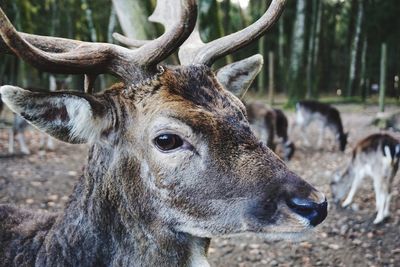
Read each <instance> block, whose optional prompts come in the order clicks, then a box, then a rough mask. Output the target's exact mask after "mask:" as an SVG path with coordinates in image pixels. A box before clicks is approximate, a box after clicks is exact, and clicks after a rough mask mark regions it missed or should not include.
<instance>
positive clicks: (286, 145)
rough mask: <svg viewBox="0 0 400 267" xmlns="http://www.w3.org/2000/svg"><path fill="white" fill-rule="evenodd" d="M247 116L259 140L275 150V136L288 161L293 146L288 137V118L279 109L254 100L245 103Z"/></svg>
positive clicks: (292, 151)
mask: <svg viewBox="0 0 400 267" xmlns="http://www.w3.org/2000/svg"><path fill="white" fill-rule="evenodd" d="M245 106H246V110H247V116H248V120H249V123H250V126H251V128H252V130H253V132H254V133H255V134H256V136H257V137H258V138H260V140H263V141H266V145H267V146H268V147H269V148H270V149H272V150H273V151H275V149H276V143H275V136H277V137H278V138H279V139H280V141H281V143H282V145H283V153H284V155H283V158H284V159H285V160H286V161H288V160H290V159H291V158H292V156H293V154H294V151H295V146H294V144H293V142H291V141H290V140H289V137H288V119H287V117H286V116H285V114H284V113H283V111H282V110H280V109H272V108H269V107H267V106H266V105H265V104H264V103H262V102H259V101H254V102H251V103H245Z"/></svg>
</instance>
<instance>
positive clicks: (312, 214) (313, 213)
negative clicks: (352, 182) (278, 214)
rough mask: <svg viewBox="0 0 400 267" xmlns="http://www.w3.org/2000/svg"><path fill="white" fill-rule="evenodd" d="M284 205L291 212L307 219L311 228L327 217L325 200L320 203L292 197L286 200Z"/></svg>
mask: <svg viewBox="0 0 400 267" xmlns="http://www.w3.org/2000/svg"><path fill="white" fill-rule="evenodd" d="M286 204H287V205H288V207H289V208H290V209H291V210H292V211H294V212H295V213H297V214H298V215H300V216H302V217H304V218H306V219H308V220H309V221H310V224H311V225H312V226H316V225H318V224H320V223H321V222H322V221H323V220H325V218H326V216H327V215H328V202H327V201H326V198H324V200H323V201H322V202H315V201H313V200H310V199H302V198H297V197H294V198H290V199H288V200H286Z"/></svg>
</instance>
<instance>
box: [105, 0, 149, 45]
mask: <svg viewBox="0 0 400 267" xmlns="http://www.w3.org/2000/svg"><path fill="white" fill-rule="evenodd" d="M112 2H113V5H114V7H115V11H116V13H117V16H118V20H119V23H120V25H121V28H122V31H123V32H124V34H125V36H127V37H130V38H135V39H141V40H146V39H153V37H154V36H152V34H153V33H154V32H155V30H154V27H153V26H152V25H151V24H150V23H149V22H148V20H147V18H148V16H149V14H148V12H147V10H146V6H145V5H144V4H143V1H131V0H112Z"/></svg>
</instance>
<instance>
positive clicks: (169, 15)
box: [113, 0, 197, 48]
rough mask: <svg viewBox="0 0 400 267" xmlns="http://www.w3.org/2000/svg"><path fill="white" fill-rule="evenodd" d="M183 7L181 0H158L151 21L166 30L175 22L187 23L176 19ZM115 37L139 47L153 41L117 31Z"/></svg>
mask: <svg viewBox="0 0 400 267" xmlns="http://www.w3.org/2000/svg"><path fill="white" fill-rule="evenodd" d="M181 9H182V8H181V6H180V0H163V1H157V5H156V8H155V9H154V11H153V14H152V15H151V16H150V17H149V21H151V22H157V23H160V24H162V25H163V26H164V28H165V31H166V32H168V31H171V30H172V26H173V25H174V24H176V23H185V22H184V21H178V22H177V21H176V20H177V18H179V14H180V13H181ZM196 16H197V14H196ZM113 37H114V39H115V40H117V41H118V42H120V43H122V44H124V45H127V46H129V47H132V48H138V47H141V46H143V45H145V44H147V43H148V42H151V41H150V40H137V39H133V38H128V37H126V36H124V35H121V34H119V33H116V32H114V33H113Z"/></svg>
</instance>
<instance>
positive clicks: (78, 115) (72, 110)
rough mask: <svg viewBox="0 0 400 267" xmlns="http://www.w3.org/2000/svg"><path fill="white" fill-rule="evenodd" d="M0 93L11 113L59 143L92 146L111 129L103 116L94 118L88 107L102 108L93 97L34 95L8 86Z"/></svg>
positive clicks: (91, 108) (104, 114)
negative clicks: (91, 143)
mask: <svg viewBox="0 0 400 267" xmlns="http://www.w3.org/2000/svg"><path fill="white" fill-rule="evenodd" d="M0 92H1V96H2V100H3V102H4V103H6V104H7V105H8V106H9V107H10V109H11V110H12V111H14V112H16V113H18V114H20V115H21V116H22V117H23V118H25V119H26V120H27V121H29V122H30V123H31V124H33V125H34V126H36V127H37V128H39V129H40V130H43V131H45V132H47V133H48V134H50V135H52V136H54V137H56V138H58V139H60V140H62V141H66V142H70V143H84V142H93V141H94V140H97V139H99V138H100V135H101V134H102V132H103V131H104V130H106V129H109V128H110V127H111V121H110V120H109V119H107V117H106V112H101V114H94V112H93V107H92V105H97V106H98V107H102V108H105V107H103V106H102V104H101V103H100V102H99V101H97V100H96V99H95V98H94V97H92V98H93V99H92V98H89V97H85V96H80V95H76V94H73V93H65V92H64V93H59V94H58V93H53V94H51V93H36V92H31V91H28V90H24V89H22V88H19V87H15V86H9V85H6V86H2V87H1V88H0ZM98 109H99V108H98Z"/></svg>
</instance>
